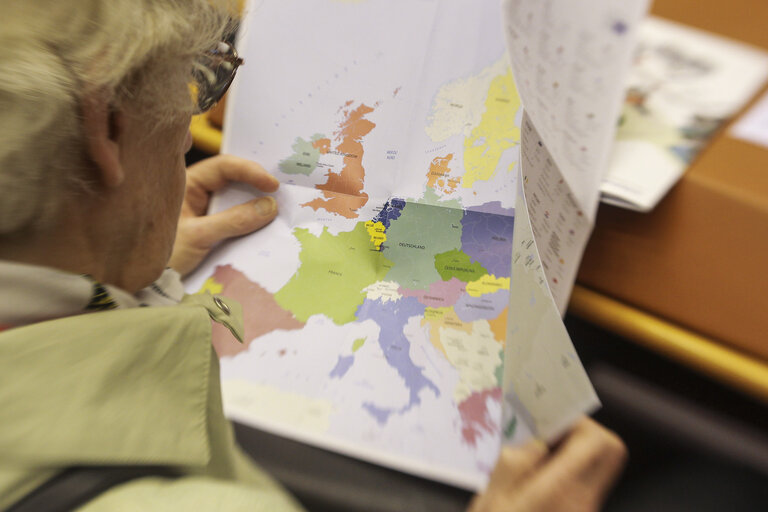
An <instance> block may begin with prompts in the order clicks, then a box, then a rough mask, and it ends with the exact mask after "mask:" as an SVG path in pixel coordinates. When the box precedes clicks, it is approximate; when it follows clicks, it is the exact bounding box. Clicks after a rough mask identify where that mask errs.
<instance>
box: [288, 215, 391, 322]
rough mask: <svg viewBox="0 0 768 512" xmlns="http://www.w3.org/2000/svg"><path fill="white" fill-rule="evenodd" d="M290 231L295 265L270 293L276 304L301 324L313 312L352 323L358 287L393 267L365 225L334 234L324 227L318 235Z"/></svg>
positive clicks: (361, 297)
mask: <svg viewBox="0 0 768 512" xmlns="http://www.w3.org/2000/svg"><path fill="white" fill-rule="evenodd" d="M293 234H294V236H295V237H296V239H297V240H298V241H299V243H300V244H301V252H300V253H299V261H300V266H299V269H298V270H297V271H296V273H295V274H294V275H293V277H292V278H291V279H290V281H288V283H286V285H285V286H283V287H282V288H281V289H280V290H279V291H278V292H277V293H276V294H275V300H276V301H277V303H278V304H280V306H281V307H283V308H285V309H287V310H289V311H291V312H292V313H293V314H294V316H295V317H296V318H297V319H298V320H299V321H301V322H306V321H307V319H308V318H309V317H310V316H312V315H317V314H323V315H325V316H327V317H329V318H330V319H331V320H333V321H334V323H336V324H339V325H341V324H345V323H348V322H352V321H354V320H355V311H357V308H358V306H360V304H362V303H363V301H364V300H365V297H366V292H365V291H364V288H365V287H367V286H368V285H370V284H373V283H375V282H376V281H380V280H382V279H383V277H384V275H386V273H387V272H388V271H389V270H390V269H391V268H392V265H393V264H392V262H391V261H390V260H388V259H387V258H386V257H384V254H383V253H382V252H381V251H378V250H377V249H376V248H375V247H374V245H373V243H372V242H371V239H370V235H369V234H368V230H367V229H366V227H365V223H364V222H358V223H357V226H355V229H353V230H352V231H347V232H342V233H339V234H337V235H334V234H332V233H330V232H329V231H328V227H327V226H326V227H324V228H323V231H322V233H320V236H315V235H313V234H312V233H310V231H309V230H308V229H305V228H296V229H294V231H293Z"/></svg>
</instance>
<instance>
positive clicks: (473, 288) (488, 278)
mask: <svg viewBox="0 0 768 512" xmlns="http://www.w3.org/2000/svg"><path fill="white" fill-rule="evenodd" d="M499 290H509V278H508V277H496V276H494V275H493V274H490V275H489V274H486V275H484V276H483V277H481V278H480V279H478V280H477V281H472V282H471V283H467V293H468V294H470V295H471V296H472V297H480V296H481V295H485V294H487V293H496V292H497V291H499Z"/></svg>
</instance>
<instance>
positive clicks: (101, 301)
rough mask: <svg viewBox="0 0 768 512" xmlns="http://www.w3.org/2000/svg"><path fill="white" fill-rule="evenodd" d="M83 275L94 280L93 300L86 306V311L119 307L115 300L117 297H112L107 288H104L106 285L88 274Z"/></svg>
mask: <svg viewBox="0 0 768 512" xmlns="http://www.w3.org/2000/svg"><path fill="white" fill-rule="evenodd" d="M83 277H86V278H88V279H90V280H91V281H92V282H93V295H92V296H91V300H90V301H89V302H88V304H86V306H85V310H86V311H105V310H107V309H117V302H115V299H113V298H112V296H111V295H110V294H109V292H108V291H107V289H106V288H104V285H102V284H101V283H100V282H98V281H96V280H95V279H94V278H92V277H91V276H89V275H87V274H85V275H84V276H83Z"/></svg>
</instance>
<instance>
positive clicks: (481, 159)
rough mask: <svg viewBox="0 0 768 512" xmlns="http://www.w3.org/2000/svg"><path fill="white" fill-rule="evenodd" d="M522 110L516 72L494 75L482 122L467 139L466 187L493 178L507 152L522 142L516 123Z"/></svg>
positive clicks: (463, 183) (465, 152) (465, 140)
mask: <svg viewBox="0 0 768 512" xmlns="http://www.w3.org/2000/svg"><path fill="white" fill-rule="evenodd" d="M519 109H520V96H518V94H517V89H516V88H515V82H514V80H513V78H512V72H511V71H508V72H507V73H506V74H504V75H499V76H497V77H496V78H494V79H493V81H491V86H490V87H489V88H488V96H487V97H486V100H485V112H484V113H483V117H482V119H481V120H480V124H479V125H478V126H477V127H476V128H475V129H473V130H472V133H471V134H470V136H469V137H467V138H466V139H464V169H465V173H464V179H463V181H462V186H463V187H464V188H472V186H473V185H474V183H475V182H476V181H487V180H489V179H490V178H491V177H492V176H493V173H494V172H495V171H496V166H497V165H498V164H499V160H500V159H501V155H502V154H503V153H504V151H506V150H507V149H509V148H511V147H513V146H514V145H516V144H518V143H519V141H520V128H519V127H517V126H516V125H515V123H514V119H515V115H516V114H517V111H518V110H519Z"/></svg>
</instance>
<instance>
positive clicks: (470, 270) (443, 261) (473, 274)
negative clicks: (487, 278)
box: [435, 249, 488, 283]
mask: <svg viewBox="0 0 768 512" xmlns="http://www.w3.org/2000/svg"><path fill="white" fill-rule="evenodd" d="M435 269H436V270H437V273H438V274H440V278H441V279H442V280H443V281H450V280H451V278H454V277H455V278H457V279H458V280H460V281H464V282H465V283H469V282H471V281H477V280H478V279H480V278H481V277H482V276H484V275H487V274H488V271H487V270H486V269H485V268H484V267H483V266H482V265H481V264H480V263H478V262H477V261H476V262H474V263H472V260H471V258H470V257H469V256H468V255H467V254H465V253H464V252H462V251H460V250H458V249H453V250H451V251H448V252H444V253H441V254H438V255H436V256H435Z"/></svg>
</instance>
